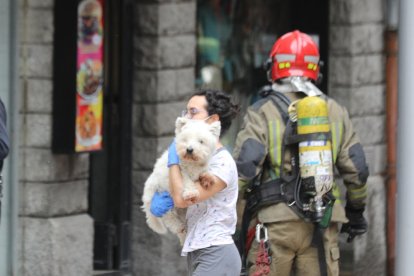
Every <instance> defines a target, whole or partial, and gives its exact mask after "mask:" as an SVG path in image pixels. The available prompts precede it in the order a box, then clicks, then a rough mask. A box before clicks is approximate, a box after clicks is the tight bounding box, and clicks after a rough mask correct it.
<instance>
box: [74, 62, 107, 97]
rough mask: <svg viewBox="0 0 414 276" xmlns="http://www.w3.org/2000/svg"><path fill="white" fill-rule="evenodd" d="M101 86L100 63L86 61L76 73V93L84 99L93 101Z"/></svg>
mask: <svg viewBox="0 0 414 276" xmlns="http://www.w3.org/2000/svg"><path fill="white" fill-rule="evenodd" d="M101 85H102V62H101V61H99V60H92V59H87V60H86V61H85V62H83V63H82V64H81V65H80V68H79V70H78V73H77V91H78V93H79V94H80V95H81V96H82V97H83V98H85V99H93V98H94V97H95V95H96V94H97V93H98V92H99V91H100V89H101Z"/></svg>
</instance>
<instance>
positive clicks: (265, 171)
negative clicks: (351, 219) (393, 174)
mask: <svg viewBox="0 0 414 276" xmlns="http://www.w3.org/2000/svg"><path fill="white" fill-rule="evenodd" d="M284 95H286V96H287V97H288V98H289V99H290V100H291V102H292V101H294V100H297V99H299V98H302V97H304V96H305V94H303V93H300V92H288V93H284ZM270 97H274V96H266V97H264V98H262V99H260V100H259V101H257V102H256V103H254V104H253V105H252V106H250V107H249V108H248V109H247V113H246V115H245V117H244V122H243V125H242V128H241V130H240V131H239V133H238V135H237V139H236V143H235V147H234V151H233V156H234V158H235V160H236V163H237V168H238V172H239V190H240V191H241V193H243V191H244V190H245V189H246V187H247V185H248V183H249V182H250V181H252V180H253V179H255V178H256V177H257V176H258V175H260V176H261V179H262V181H266V180H270V179H272V178H278V177H280V170H281V169H282V170H285V172H290V171H291V169H292V168H291V167H292V166H291V162H290V160H291V153H290V152H289V151H286V152H285V154H284V156H282V140H283V133H284V130H285V124H284V121H283V119H282V114H280V112H279V110H278V108H277V107H276V106H275V103H274V102H273V100H271V99H270ZM321 97H322V98H324V99H325V100H326V101H327V105H328V113H329V120H330V124H331V134H332V151H333V152H332V156H333V160H334V163H335V167H336V169H337V171H338V172H339V174H340V176H341V177H342V179H343V182H344V186H345V187H346V201H347V202H346V203H347V204H348V206H351V207H353V208H356V209H360V208H364V207H365V202H366V197H367V186H366V181H367V178H368V174H369V172H368V167H367V164H366V161H365V155H364V152H363V149H362V146H361V144H360V142H359V140H358V138H357V136H356V134H355V132H354V129H353V126H352V123H351V120H350V118H349V115H348V112H347V110H346V109H345V108H344V107H342V106H340V105H339V104H338V103H337V102H335V101H334V100H333V99H331V98H329V97H327V96H325V95H322V96H321ZM333 194H334V195H335V197H336V198H337V200H336V202H335V205H334V208H333V213H332V221H334V222H342V223H346V222H348V219H347V218H346V216H345V211H344V208H343V207H342V205H341V203H340V200H339V196H340V192H339V188H338V186H337V185H335V184H334V188H333ZM239 198H243V194H241V195H240V197H239ZM257 216H258V219H259V221H261V222H278V221H288V220H298V219H300V218H299V216H298V215H297V214H296V213H295V212H294V211H293V210H292V208H290V207H289V206H288V205H287V204H286V203H285V202H281V203H277V204H275V205H271V206H268V207H264V208H262V209H261V210H259V211H258V214H257Z"/></svg>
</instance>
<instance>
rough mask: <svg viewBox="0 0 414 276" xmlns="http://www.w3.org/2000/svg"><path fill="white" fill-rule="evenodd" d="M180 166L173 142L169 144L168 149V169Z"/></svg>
mask: <svg viewBox="0 0 414 276" xmlns="http://www.w3.org/2000/svg"><path fill="white" fill-rule="evenodd" d="M179 164H180V158H179V157H178V154H177V148H176V146H175V140H174V141H173V142H172V143H171V145H170V146H169V147H168V164H167V166H168V168H169V167H171V166H172V165H179Z"/></svg>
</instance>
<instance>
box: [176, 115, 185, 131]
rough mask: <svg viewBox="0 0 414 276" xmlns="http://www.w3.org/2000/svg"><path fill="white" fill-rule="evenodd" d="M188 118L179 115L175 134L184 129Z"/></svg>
mask: <svg viewBox="0 0 414 276" xmlns="http://www.w3.org/2000/svg"><path fill="white" fill-rule="evenodd" d="M187 122H188V119H187V118H185V117H178V118H177V120H175V135H177V134H178V133H180V132H181V130H182V129H183V126H185V124H187Z"/></svg>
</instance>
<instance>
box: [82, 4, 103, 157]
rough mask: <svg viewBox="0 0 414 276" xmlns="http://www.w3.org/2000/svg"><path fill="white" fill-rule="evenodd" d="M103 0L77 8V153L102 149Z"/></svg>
mask: <svg viewBox="0 0 414 276" xmlns="http://www.w3.org/2000/svg"><path fill="white" fill-rule="evenodd" d="M103 9H104V0H83V1H81V2H80V3H79V6H78V47H77V51H78V54H77V75H76V90H77V93H76V128H75V129H76V138H75V139H76V141H75V151H76V152H83V151H95V150H100V149H102V114H103V58H104V55H103V33H104V22H103Z"/></svg>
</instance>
